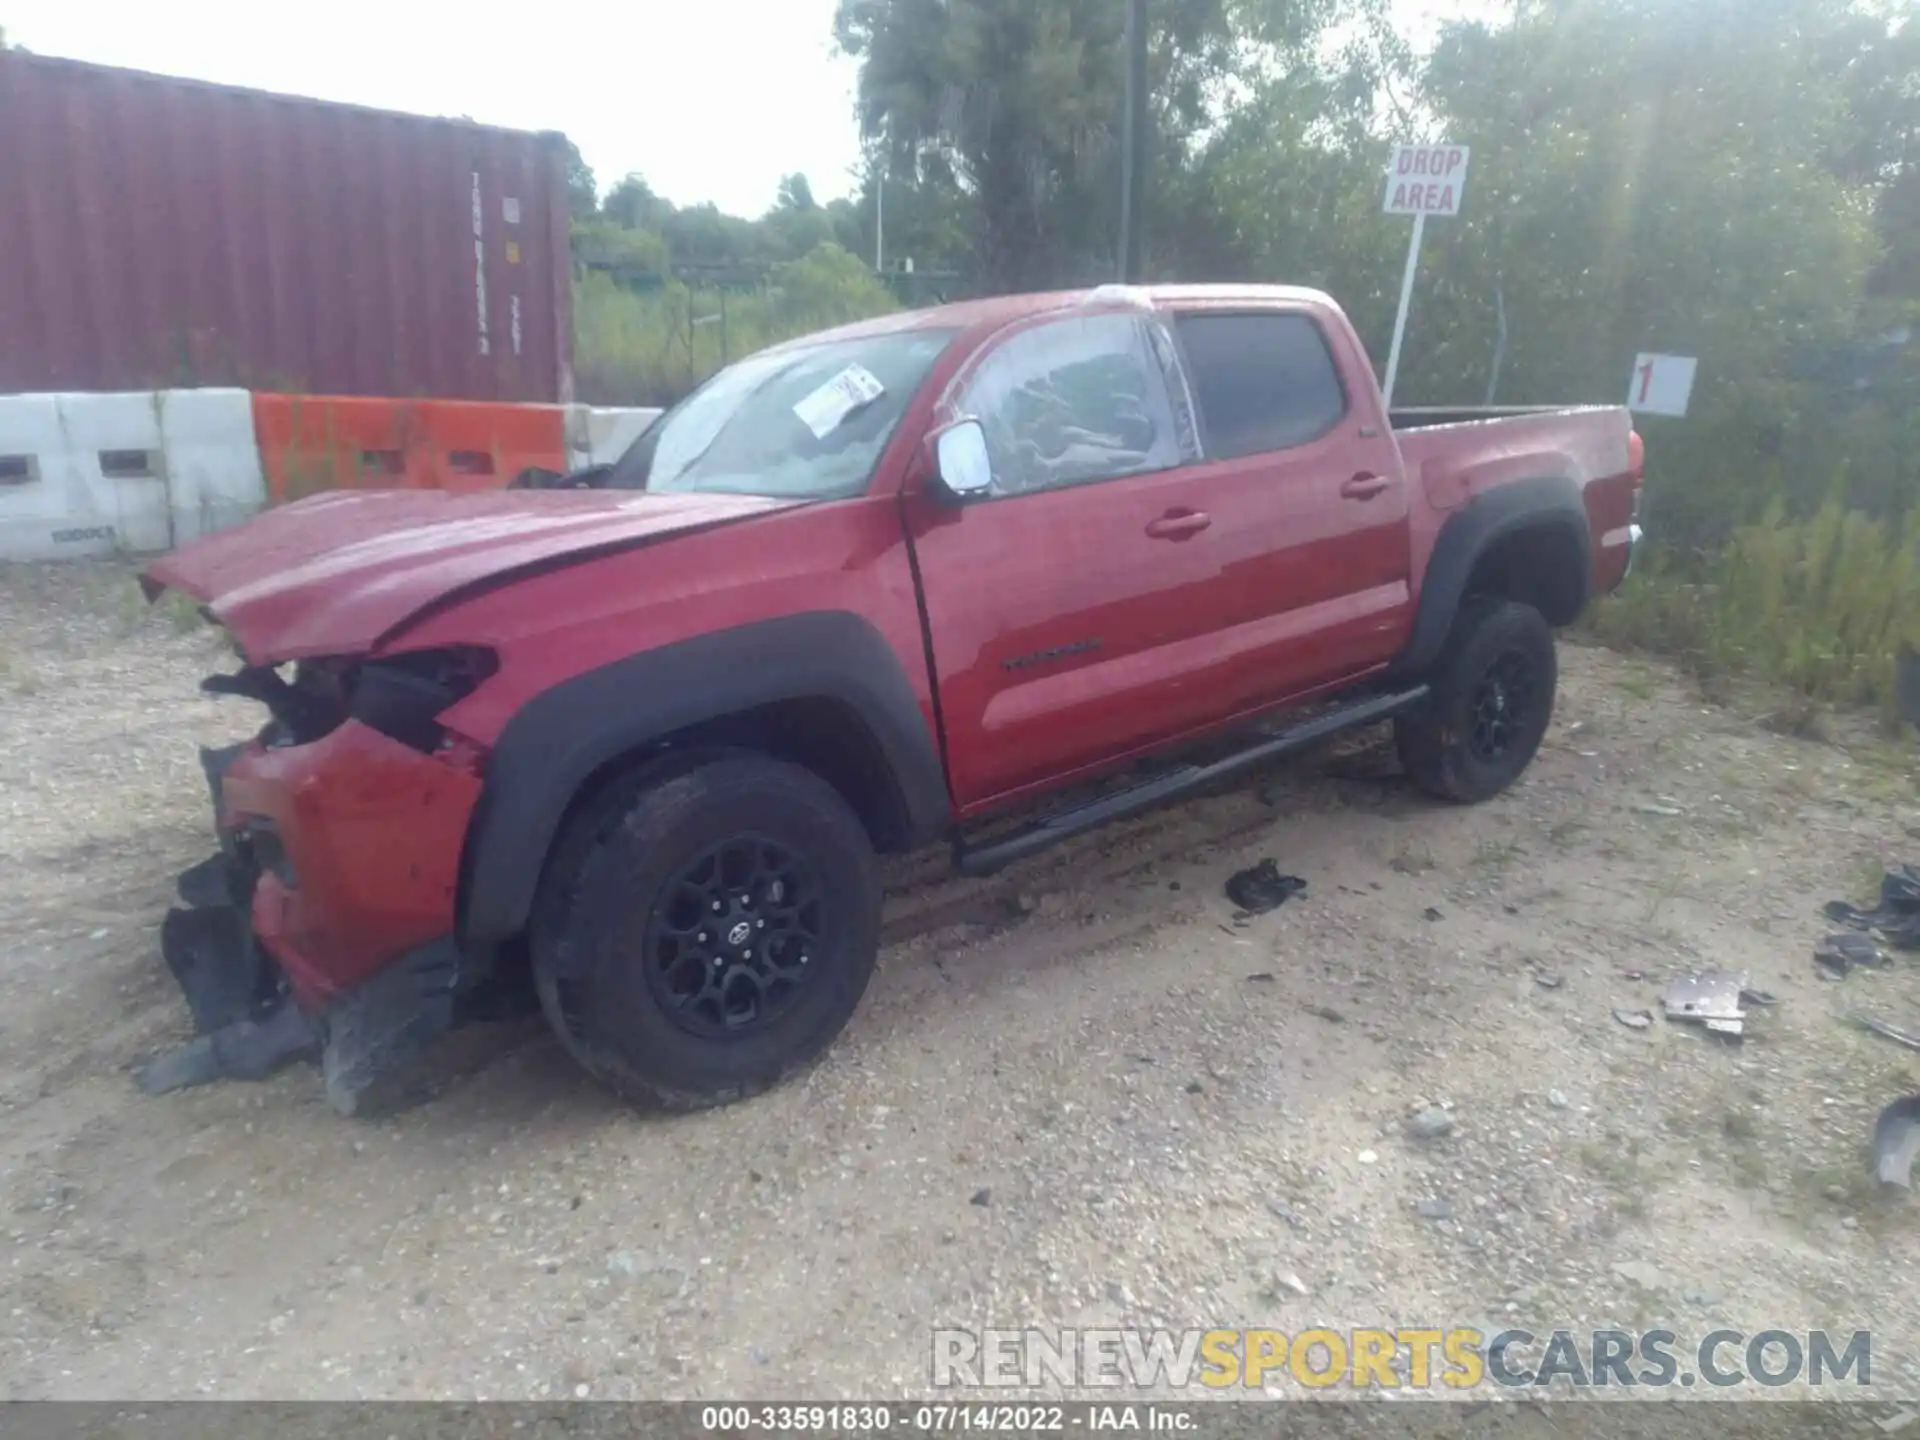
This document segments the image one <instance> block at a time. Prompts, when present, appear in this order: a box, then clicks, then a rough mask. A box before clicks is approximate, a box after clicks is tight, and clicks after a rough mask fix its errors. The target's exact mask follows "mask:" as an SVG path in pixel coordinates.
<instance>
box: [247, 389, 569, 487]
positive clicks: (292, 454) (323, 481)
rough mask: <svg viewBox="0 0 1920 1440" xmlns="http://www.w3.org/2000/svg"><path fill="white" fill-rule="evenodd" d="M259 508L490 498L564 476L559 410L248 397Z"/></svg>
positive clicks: (315, 397) (463, 403)
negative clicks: (339, 496)
mask: <svg viewBox="0 0 1920 1440" xmlns="http://www.w3.org/2000/svg"><path fill="white" fill-rule="evenodd" d="M253 423H254V432H255V434H256V436H257V438H258V441H259V445H260V465H261V469H262V471H263V472H264V473H265V475H266V482H267V500H268V503H269V504H274V505H279V504H283V503H285V502H286V501H288V500H297V499H299V498H300V497H301V496H303V495H312V494H315V493H317V492H319V491H322V490H454V491H468V490H498V489H501V488H503V487H504V486H505V485H506V484H507V482H508V481H510V480H512V479H513V478H514V476H516V475H518V474H519V473H520V472H521V471H522V470H525V469H528V468H529V467H538V468H539V469H542V470H552V471H557V472H563V471H565V470H566V469H567V468H568V461H567V439H566V410H565V407H563V406H559V405H499V404H493V403H489V402H485V401H470V400H380V399H366V398H360V397H354V396H337V395H263V394H258V393H256V394H255V395H254V397H253Z"/></svg>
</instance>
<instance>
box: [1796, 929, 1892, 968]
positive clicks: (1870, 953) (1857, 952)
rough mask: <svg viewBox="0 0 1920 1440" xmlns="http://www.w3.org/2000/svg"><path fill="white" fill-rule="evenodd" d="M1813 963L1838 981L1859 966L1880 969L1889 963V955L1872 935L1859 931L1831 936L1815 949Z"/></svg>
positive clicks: (1847, 931)
mask: <svg viewBox="0 0 1920 1440" xmlns="http://www.w3.org/2000/svg"><path fill="white" fill-rule="evenodd" d="M1813 963H1814V964H1816V965H1818V966H1819V967H1820V968H1821V970H1822V971H1824V972H1825V973H1827V974H1829V975H1831V976H1832V977H1833V978H1834V979H1836V980H1838V979H1840V978H1841V977H1843V976H1844V975H1846V974H1847V972H1848V971H1850V970H1853V969H1855V968H1857V967H1859V966H1866V967H1867V968H1868V969H1879V968H1881V967H1882V966H1885V965H1887V964H1888V963H1889V961H1888V959H1887V953H1886V952H1885V951H1884V950H1882V949H1881V948H1880V946H1879V944H1878V943H1877V942H1876V941H1875V940H1874V938H1873V937H1872V936H1871V935H1862V934H1861V933H1859V932H1858V931H1857V930H1846V931H1842V932H1841V933H1840V934H1838V935H1829V936H1827V938H1826V939H1824V940H1822V941H1821V942H1820V943H1819V944H1818V945H1816V946H1814V949H1813Z"/></svg>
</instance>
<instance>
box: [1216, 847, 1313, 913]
mask: <svg viewBox="0 0 1920 1440" xmlns="http://www.w3.org/2000/svg"><path fill="white" fill-rule="evenodd" d="M1306 888H1307V882H1306V881H1304V880H1302V879H1301V878H1300V877H1299V876H1298V875H1282V874H1281V873H1280V867H1279V866H1278V865H1276V864H1275V863H1274V862H1273V861H1272V860H1262V861H1261V862H1260V863H1259V864H1258V865H1252V866H1249V867H1248V868H1247V869H1245V870H1241V871H1237V872H1236V873H1235V874H1234V875H1233V876H1232V877H1231V878H1230V879H1229V880H1228V881H1227V898H1228V899H1229V900H1231V901H1232V902H1233V903H1234V904H1235V905H1238V906H1239V907H1240V908H1241V909H1242V910H1244V911H1245V912H1246V913H1247V914H1249V915H1264V914H1266V913H1267V911H1269V910H1278V909H1279V908H1280V907H1281V906H1282V905H1284V904H1286V903H1287V901H1289V900H1291V899H1292V898H1293V897H1294V896H1296V895H1298V894H1299V893H1300V892H1301V891H1303V890H1305V889H1306Z"/></svg>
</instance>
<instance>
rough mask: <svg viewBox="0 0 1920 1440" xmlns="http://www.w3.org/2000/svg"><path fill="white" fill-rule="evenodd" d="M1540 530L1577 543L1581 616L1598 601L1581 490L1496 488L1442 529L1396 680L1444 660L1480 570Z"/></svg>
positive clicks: (1544, 484)
mask: <svg viewBox="0 0 1920 1440" xmlns="http://www.w3.org/2000/svg"><path fill="white" fill-rule="evenodd" d="M1539 529H1553V530H1559V531H1561V532H1562V533H1564V534H1565V535H1566V536H1567V538H1568V539H1569V540H1571V541H1574V542H1575V543H1577V545H1578V547H1579V549H1578V554H1579V555H1580V557H1581V563H1580V569H1579V574H1578V577H1577V583H1578V603H1577V604H1576V605H1575V607H1574V614H1575V616H1577V615H1578V614H1579V612H1580V611H1582V610H1584V609H1586V606H1587V601H1588V600H1589V599H1590V598H1591V597H1592V593H1593V527H1592V525H1591V524H1590V523H1589V522H1588V520H1587V507H1586V504H1585V502H1584V498H1583V494H1582V491H1581V488H1580V485H1579V484H1578V482H1576V481H1574V480H1572V479H1570V478H1568V477H1567V476H1564V475H1555V476H1539V477H1536V478H1533V479H1528V480H1515V481H1511V482H1509V483H1506V484H1501V485H1497V486H1495V487H1494V488H1492V489H1491V490H1484V491H1482V492H1481V493H1480V494H1478V495H1476V496H1474V497H1473V499H1471V500H1469V501H1468V502H1467V503H1466V504H1465V505H1462V506H1461V507H1460V508H1459V509H1458V510H1456V511H1455V512H1454V513H1453V515H1452V516H1451V517H1449V518H1448V520H1447V521H1446V523H1445V524H1443V525H1442V526H1441V527H1440V534H1439V535H1438V536H1437V537H1436V538H1435V540H1434V545H1433V556H1432V558H1431V559H1430V560H1429V561H1428V562H1427V573H1426V577H1425V579H1424V580H1423V581H1422V583H1421V587H1420V603H1419V607H1418V609H1417V610H1416V611H1415V614H1414V622H1413V638H1412V639H1411V640H1410V641H1409V642H1408V644H1407V649H1406V652H1405V653H1404V654H1403V655H1402V656H1401V657H1400V659H1399V661H1398V662H1396V664H1395V665H1394V670H1395V672H1396V673H1398V674H1404V675H1418V674H1421V673H1423V672H1424V671H1425V670H1427V669H1428V668H1429V667H1430V666H1431V665H1432V664H1433V662H1434V661H1435V660H1437V659H1439V657H1440V649H1441V647H1442V646H1443V645H1445V644H1446V643H1447V633H1448V632H1449V631H1450V630H1452V628H1453V621H1454V617H1455V616H1456V615H1458V614H1459V613H1460V605H1461V603H1462V602H1463V601H1464V600H1465V599H1466V598H1467V582H1468V581H1469V580H1471V579H1472V578H1473V570H1474V567H1475V566H1476V565H1478V564H1479V563H1480V561H1481V559H1482V558H1483V557H1484V556H1485V555H1486V554H1487V553H1488V552H1489V551H1491V550H1492V549H1493V547H1494V546H1496V545H1498V544H1499V543H1500V542H1501V541H1502V540H1504V539H1506V538H1507V537H1508V536H1510V535H1515V534H1518V533H1519V532H1521V531H1523V530H1539Z"/></svg>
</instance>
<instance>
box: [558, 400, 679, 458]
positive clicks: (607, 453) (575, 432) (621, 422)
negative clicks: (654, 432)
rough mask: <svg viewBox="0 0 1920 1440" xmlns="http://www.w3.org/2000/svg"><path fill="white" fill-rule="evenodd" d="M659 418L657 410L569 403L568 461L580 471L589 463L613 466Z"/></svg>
mask: <svg viewBox="0 0 1920 1440" xmlns="http://www.w3.org/2000/svg"><path fill="white" fill-rule="evenodd" d="M659 417H660V411H659V410H657V409H652V410H648V409H639V408H631V407H616V406H606V405H569V406H568V407H567V460H568V463H569V464H571V465H572V467H573V468H574V469H576V470H580V469H584V468H585V467H586V466H588V465H611V464H612V463H613V462H614V461H616V460H618V459H619V458H620V457H621V456H622V455H624V454H626V453H627V447H628V446H630V445H632V444H633V442H634V441H635V440H638V439H639V438H640V436H641V434H642V433H643V432H644V431H645V430H646V428H647V427H648V426H649V425H651V424H653V422H654V421H655V420H657V419H658V418H659Z"/></svg>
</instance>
